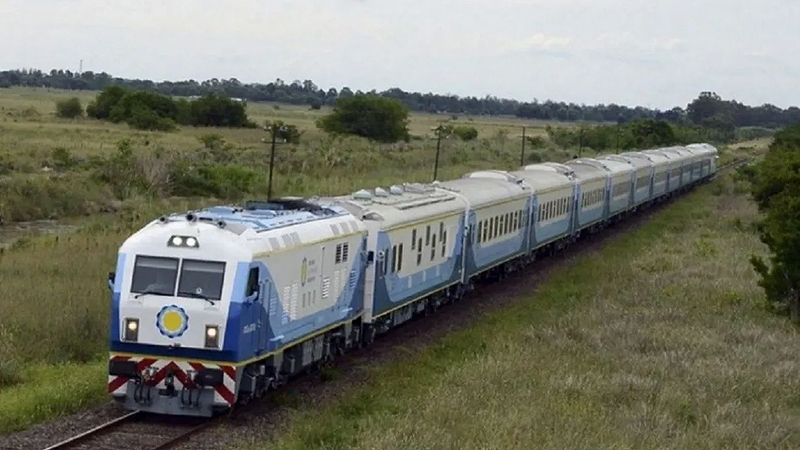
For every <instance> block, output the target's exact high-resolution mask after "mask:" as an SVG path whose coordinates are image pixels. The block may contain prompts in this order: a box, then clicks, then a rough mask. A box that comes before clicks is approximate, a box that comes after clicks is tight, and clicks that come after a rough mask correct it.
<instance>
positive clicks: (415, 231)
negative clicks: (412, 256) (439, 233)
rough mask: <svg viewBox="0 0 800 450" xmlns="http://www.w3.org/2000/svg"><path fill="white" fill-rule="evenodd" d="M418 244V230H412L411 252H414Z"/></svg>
mask: <svg viewBox="0 0 800 450" xmlns="http://www.w3.org/2000/svg"><path fill="white" fill-rule="evenodd" d="M416 243H417V230H416V229H413V230H411V250H414V247H415V244H416Z"/></svg>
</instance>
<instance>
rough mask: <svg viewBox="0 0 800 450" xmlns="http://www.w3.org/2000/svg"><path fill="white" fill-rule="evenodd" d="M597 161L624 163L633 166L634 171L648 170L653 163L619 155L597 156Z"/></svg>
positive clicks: (645, 159) (644, 159)
mask: <svg viewBox="0 0 800 450" xmlns="http://www.w3.org/2000/svg"><path fill="white" fill-rule="evenodd" d="M597 159H599V160H601V161H618V162H625V163H626V164H630V165H631V166H633V168H634V169H635V170H639V169H644V168H648V169H649V168H650V167H652V166H653V162H652V161H650V160H648V159H647V158H639V157H634V156H631V155H626V154H620V155H603V156H598V157H597Z"/></svg>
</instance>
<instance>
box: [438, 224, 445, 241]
mask: <svg viewBox="0 0 800 450" xmlns="http://www.w3.org/2000/svg"><path fill="white" fill-rule="evenodd" d="M443 232H444V222H439V239H440V240H441V239H442V233H443Z"/></svg>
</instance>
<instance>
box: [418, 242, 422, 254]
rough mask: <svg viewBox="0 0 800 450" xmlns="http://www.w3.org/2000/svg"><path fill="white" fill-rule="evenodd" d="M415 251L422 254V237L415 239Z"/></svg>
mask: <svg viewBox="0 0 800 450" xmlns="http://www.w3.org/2000/svg"><path fill="white" fill-rule="evenodd" d="M417 251H418V252H419V254H420V255H421V254H422V238H419V239H418V240H417Z"/></svg>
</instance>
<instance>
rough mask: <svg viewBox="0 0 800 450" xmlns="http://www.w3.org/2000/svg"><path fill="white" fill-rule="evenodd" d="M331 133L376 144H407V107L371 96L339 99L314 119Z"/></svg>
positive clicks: (387, 99)
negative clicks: (332, 106)
mask: <svg viewBox="0 0 800 450" xmlns="http://www.w3.org/2000/svg"><path fill="white" fill-rule="evenodd" d="M317 126H318V127H319V128H320V129H322V130H324V131H326V132H328V133H331V134H352V135H356V136H362V137H365V138H368V139H372V140H375V141H378V142H387V143H388V142H397V141H399V140H401V139H402V140H405V141H408V140H409V139H410V137H409V134H408V108H407V107H405V106H404V105H403V104H402V103H400V102H398V101H397V100H394V99H390V98H386V97H381V96H378V95H373V94H357V95H353V96H351V97H345V98H339V99H337V100H336V106H334V108H333V112H331V113H330V114H328V115H327V116H324V117H322V118H320V119H319V120H317Z"/></svg>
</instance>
